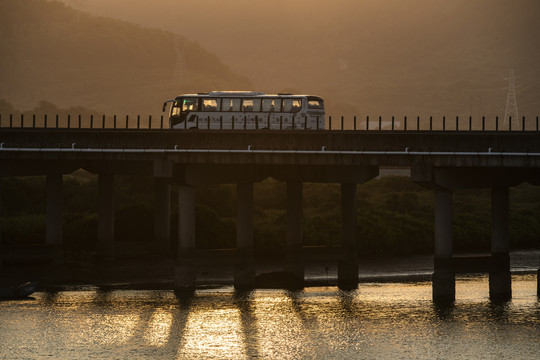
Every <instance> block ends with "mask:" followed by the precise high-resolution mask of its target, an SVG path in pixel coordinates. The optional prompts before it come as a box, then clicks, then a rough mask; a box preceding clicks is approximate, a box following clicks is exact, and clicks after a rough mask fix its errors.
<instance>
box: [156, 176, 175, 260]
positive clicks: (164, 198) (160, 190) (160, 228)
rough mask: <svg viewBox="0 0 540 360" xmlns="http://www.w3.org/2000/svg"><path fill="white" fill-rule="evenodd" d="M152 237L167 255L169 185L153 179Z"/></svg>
mask: <svg viewBox="0 0 540 360" xmlns="http://www.w3.org/2000/svg"><path fill="white" fill-rule="evenodd" d="M154 226H155V228H154V237H155V241H156V242H157V244H158V247H159V249H160V251H161V252H162V253H164V254H167V253H168V250H169V249H170V245H171V185H170V184H169V183H167V181H166V180H165V179H163V178H155V220H154Z"/></svg>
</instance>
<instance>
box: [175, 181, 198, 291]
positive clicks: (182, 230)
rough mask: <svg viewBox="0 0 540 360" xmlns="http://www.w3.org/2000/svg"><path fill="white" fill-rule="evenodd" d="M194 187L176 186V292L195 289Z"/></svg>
mask: <svg viewBox="0 0 540 360" xmlns="http://www.w3.org/2000/svg"><path fill="white" fill-rule="evenodd" d="M194 250H195V187H193V186H188V185H179V186H178V254H177V264H176V267H175V274H174V282H175V288H176V289H178V290H188V291H191V290H193V289H195V280H196V271H195V267H194V265H195V264H194V263H193V252H194Z"/></svg>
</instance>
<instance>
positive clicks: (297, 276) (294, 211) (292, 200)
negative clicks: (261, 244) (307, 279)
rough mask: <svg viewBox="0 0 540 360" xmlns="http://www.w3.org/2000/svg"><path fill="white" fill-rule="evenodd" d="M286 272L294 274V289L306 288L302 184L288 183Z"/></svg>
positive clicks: (296, 182) (299, 182)
mask: <svg viewBox="0 0 540 360" xmlns="http://www.w3.org/2000/svg"><path fill="white" fill-rule="evenodd" d="M285 237H286V245H287V250H286V256H285V271H287V272H290V273H292V274H293V277H294V279H293V285H294V288H297V289H302V288H303V287H304V264H303V261H302V182H301V181H296V180H294V181H287V229H286V235H285Z"/></svg>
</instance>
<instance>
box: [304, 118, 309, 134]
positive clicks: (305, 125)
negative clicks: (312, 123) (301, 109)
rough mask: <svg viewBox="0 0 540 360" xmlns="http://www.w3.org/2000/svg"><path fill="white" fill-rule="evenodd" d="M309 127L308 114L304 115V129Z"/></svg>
mask: <svg viewBox="0 0 540 360" xmlns="http://www.w3.org/2000/svg"><path fill="white" fill-rule="evenodd" d="M307 129H308V126H307V115H304V130H307Z"/></svg>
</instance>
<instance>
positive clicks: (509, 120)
mask: <svg viewBox="0 0 540 360" xmlns="http://www.w3.org/2000/svg"><path fill="white" fill-rule="evenodd" d="M508 131H512V117H511V116H509V117H508Z"/></svg>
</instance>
